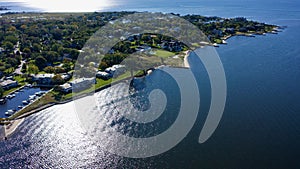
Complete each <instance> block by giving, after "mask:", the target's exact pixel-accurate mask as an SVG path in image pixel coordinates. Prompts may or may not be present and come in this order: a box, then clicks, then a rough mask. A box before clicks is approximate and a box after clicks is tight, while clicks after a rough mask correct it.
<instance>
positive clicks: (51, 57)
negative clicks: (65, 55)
mask: <svg viewBox="0 0 300 169" xmlns="http://www.w3.org/2000/svg"><path fill="white" fill-rule="evenodd" d="M58 57H59V54H58V53H57V52H54V51H48V52H47V53H46V59H47V61H48V62H51V63H53V62H54V61H56V60H57V59H58Z"/></svg>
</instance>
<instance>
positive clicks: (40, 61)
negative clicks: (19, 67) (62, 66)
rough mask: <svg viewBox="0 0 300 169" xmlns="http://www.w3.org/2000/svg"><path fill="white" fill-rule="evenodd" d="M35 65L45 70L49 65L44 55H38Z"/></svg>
mask: <svg viewBox="0 0 300 169" xmlns="http://www.w3.org/2000/svg"><path fill="white" fill-rule="evenodd" d="M35 65H36V66H37V67H38V68H39V70H43V69H44V68H45V67H46V65H47V60H46V59H45V58H44V57H43V56H38V57H37V58H35Z"/></svg>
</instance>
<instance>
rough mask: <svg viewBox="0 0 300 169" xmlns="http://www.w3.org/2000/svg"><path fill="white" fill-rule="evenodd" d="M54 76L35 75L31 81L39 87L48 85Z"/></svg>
mask: <svg viewBox="0 0 300 169" xmlns="http://www.w3.org/2000/svg"><path fill="white" fill-rule="evenodd" d="M53 77H54V74H49V73H48V74H37V75H33V76H32V80H33V81H34V82H36V83H37V84H39V85H50V84H51V83H52V78H53Z"/></svg>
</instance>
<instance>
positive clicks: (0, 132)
mask: <svg viewBox="0 0 300 169" xmlns="http://www.w3.org/2000/svg"><path fill="white" fill-rule="evenodd" d="M24 120H25V118H22V119H18V120H13V121H11V122H10V124H8V125H3V126H1V129H0V140H1V139H3V140H4V139H5V138H7V137H9V136H10V135H11V134H13V133H14V131H15V130H16V129H17V128H18V127H19V126H20V124H22V122H23V121H24Z"/></svg>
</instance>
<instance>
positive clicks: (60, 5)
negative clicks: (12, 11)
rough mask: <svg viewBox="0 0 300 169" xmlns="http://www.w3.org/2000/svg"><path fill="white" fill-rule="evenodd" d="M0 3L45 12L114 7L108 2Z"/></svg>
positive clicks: (34, 0) (26, 0) (28, 0)
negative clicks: (19, 5)
mask: <svg viewBox="0 0 300 169" xmlns="http://www.w3.org/2000/svg"><path fill="white" fill-rule="evenodd" d="M0 2H21V3H22V4H24V5H25V6H27V7H30V8H37V9H41V10H42V11H46V12H88V11H96V10H102V9H105V8H106V7H110V6H113V5H114V4H113V3H112V1H110V0H0Z"/></svg>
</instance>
